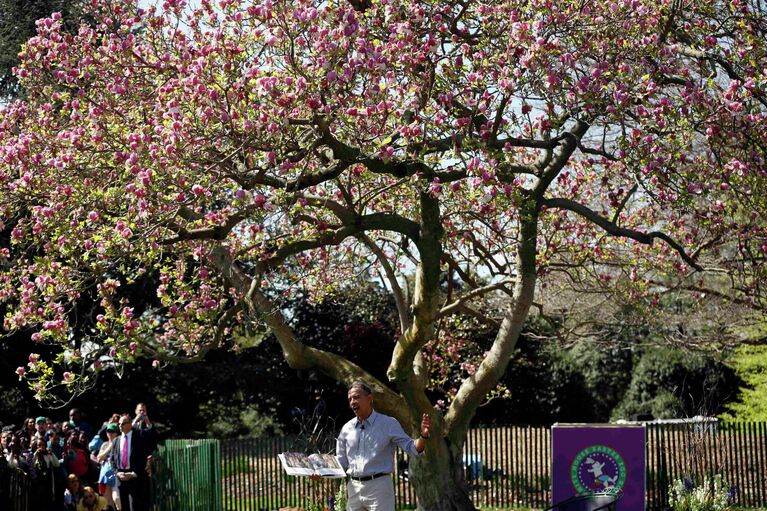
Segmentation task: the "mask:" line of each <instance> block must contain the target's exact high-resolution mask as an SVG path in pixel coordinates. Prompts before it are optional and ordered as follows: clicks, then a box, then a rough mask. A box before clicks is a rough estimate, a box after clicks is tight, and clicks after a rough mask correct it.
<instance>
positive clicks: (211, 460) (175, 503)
mask: <svg viewBox="0 0 767 511" xmlns="http://www.w3.org/2000/svg"><path fill="white" fill-rule="evenodd" d="M152 472H153V473H152V475H153V477H152V500H153V503H154V507H153V509H154V510H155V511H182V510H183V511H221V510H222V507H221V450H220V443H219V441H218V440H166V441H165V442H163V443H162V444H161V445H160V446H159V448H158V451H157V453H156V454H155V457H154V461H153V463H152Z"/></svg>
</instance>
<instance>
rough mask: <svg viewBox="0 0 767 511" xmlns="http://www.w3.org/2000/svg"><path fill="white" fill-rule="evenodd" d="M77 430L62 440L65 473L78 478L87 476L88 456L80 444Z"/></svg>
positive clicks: (88, 468) (88, 467)
mask: <svg viewBox="0 0 767 511" xmlns="http://www.w3.org/2000/svg"><path fill="white" fill-rule="evenodd" d="M79 436H80V435H79V432H77V431H75V432H73V433H72V434H70V436H69V437H67V439H66V440H65V442H64V455H65V458H64V466H65V467H66V469H67V473H69V474H74V475H76V476H77V477H78V478H79V479H80V480H84V479H85V478H87V476H88V471H89V470H90V464H91V462H90V457H89V456H88V454H87V453H86V452H85V448H84V447H83V446H82V445H81V444H80V439H79Z"/></svg>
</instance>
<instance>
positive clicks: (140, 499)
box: [110, 415, 157, 511]
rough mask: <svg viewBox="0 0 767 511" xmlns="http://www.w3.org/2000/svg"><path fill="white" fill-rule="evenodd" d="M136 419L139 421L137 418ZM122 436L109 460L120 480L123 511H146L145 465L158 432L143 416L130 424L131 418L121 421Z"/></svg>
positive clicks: (147, 497) (126, 416) (146, 474)
mask: <svg viewBox="0 0 767 511" xmlns="http://www.w3.org/2000/svg"><path fill="white" fill-rule="evenodd" d="M137 419H138V418H137ZM118 424H119V426H120V431H121V433H122V434H121V435H120V436H119V437H118V438H116V439H115V442H114V443H113V444H112V453H111V455H110V459H111V462H112V467H114V468H115V470H116V472H117V479H119V480H120V501H121V502H122V509H123V511H148V510H149V472H148V471H147V462H148V459H149V457H150V456H151V454H152V449H153V448H154V446H155V445H156V443H157V440H156V438H157V431H156V430H155V429H154V427H152V423H151V422H150V421H149V417H147V416H146V415H144V416H143V417H142V418H141V420H140V421H137V423H135V424H134V423H133V421H131V418H130V416H128V415H123V416H121V417H120V422H119V423H118Z"/></svg>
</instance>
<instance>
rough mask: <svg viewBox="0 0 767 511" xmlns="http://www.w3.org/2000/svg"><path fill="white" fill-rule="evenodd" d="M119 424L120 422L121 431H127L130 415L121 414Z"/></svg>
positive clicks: (129, 426)
mask: <svg viewBox="0 0 767 511" xmlns="http://www.w3.org/2000/svg"><path fill="white" fill-rule="evenodd" d="M119 424H120V431H122V432H123V433H128V432H129V431H130V429H131V420H130V417H128V416H127V415H123V416H122V417H120V422H119Z"/></svg>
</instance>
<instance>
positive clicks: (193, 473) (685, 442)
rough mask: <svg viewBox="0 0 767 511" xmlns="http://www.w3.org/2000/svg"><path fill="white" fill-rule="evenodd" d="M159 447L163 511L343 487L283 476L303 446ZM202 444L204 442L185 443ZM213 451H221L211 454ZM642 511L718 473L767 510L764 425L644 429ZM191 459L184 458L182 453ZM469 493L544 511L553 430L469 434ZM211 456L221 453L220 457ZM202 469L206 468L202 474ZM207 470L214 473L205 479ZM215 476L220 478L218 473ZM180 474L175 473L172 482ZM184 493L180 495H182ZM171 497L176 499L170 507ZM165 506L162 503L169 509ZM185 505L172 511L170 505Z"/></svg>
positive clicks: (408, 493) (288, 500)
mask: <svg viewBox="0 0 767 511" xmlns="http://www.w3.org/2000/svg"><path fill="white" fill-rule="evenodd" d="M177 442H179V443H178V444H173V446H169V445H168V442H166V444H165V445H164V448H165V449H166V451H165V452H166V453H168V454H172V455H174V456H176V458H170V457H168V456H167V455H165V454H163V452H161V453H160V454H159V456H160V458H162V462H161V463H160V467H162V470H164V471H165V472H162V471H160V470H158V474H157V475H158V476H162V477H158V478H156V479H159V480H160V481H162V482H161V483H158V484H157V485H156V486H158V487H159V488H160V489H165V491H164V493H161V494H158V497H161V500H160V501H161V502H163V504H162V506H160V509H161V510H171V509H174V510H181V509H184V510H187V509H189V510H196V509H210V510H219V509H220V510H222V511H260V510H273V509H278V508H281V507H304V508H306V507H308V503H317V504H320V503H323V504H324V503H325V502H326V501H327V498H328V496H330V495H333V494H335V492H336V491H337V488H338V485H339V484H341V483H340V482H339V481H337V480H336V481H321V482H317V483H314V482H312V481H309V480H308V479H307V478H297V477H291V476H288V475H286V474H285V472H284V470H283V469H282V466H281V464H280V462H279V460H278V458H277V454H278V453H281V452H285V451H290V450H303V449H301V445H302V444H301V439H296V438H289V437H286V438H259V439H241V440H225V441H222V442H220V446H221V452H220V456H221V458H220V464H219V465H216V464H215V463H213V461H212V458H213V456H214V454H213V452H214V449H213V448H212V447H210V448H209V449H211V450H210V451H209V452H210V454H209V455H208V456H209V457H208V458H206V460H207V461H205V462H204V463H200V462H199V461H192V460H194V459H196V458H194V455H192V454H189V453H190V452H191V451H193V449H192V448H190V447H186V451H185V447H184V446H189V445H191V444H190V443H185V441H177ZM186 442H200V441H186ZM216 449H217V448H216ZM646 449H647V450H646V453H647V474H646V481H647V507H648V509H663V508H665V507H666V506H667V503H668V494H667V489H668V485H669V483H670V482H671V481H673V480H675V479H677V478H681V477H685V476H693V477H695V476H703V475H706V474H713V473H720V474H723V476H724V477H725V479H726V480H727V481H728V482H729V483H730V484H731V485H733V486H734V487H735V488H736V493H735V504H736V505H737V506H739V507H744V508H765V507H767V424H765V423H752V422H749V423H746V422H733V423H718V424H716V423H684V424H649V425H648V426H647V447H646ZM184 452H189V453H188V454H186V457H184V456H182V455H181V454H179V453H184ZM464 453H465V454H464V461H465V463H464V465H465V470H466V472H465V473H466V482H467V488H468V491H469V493H470V495H471V498H472V500H473V502H474V504H475V505H476V506H478V507H509V508H520V507H529V508H543V507H546V506H547V505H548V504H549V503H550V499H551V472H550V471H551V467H550V463H551V461H550V460H551V428H549V427H531V426H527V427H525V426H509V427H492V428H475V429H472V430H471V431H470V433H469V436H468V438H467V441H466V444H465V445H464ZM216 455H217V451H216ZM178 463H181V464H188V463H193V464H194V465H195V467H193V468H196V470H192V469H189V468H180V469H176V468H175V467H176V465H177V464H178ZM203 467H207V468H206V469H204V468H203ZM203 470H208V471H210V472H211V474H214V473H215V474H217V475H210V476H205V477H207V479H205V478H204V477H203V476H202V475H201V471H203ZM216 470H218V472H216ZM187 472H188V473H189V475H187V476H183V477H186V479H183V477H182V479H183V480H184V481H188V482H187V483H186V486H184V484H182V483H181V482H178V483H176V482H174V483H166V482H164V481H165V480H166V479H167V477H166V476H163V475H162V474H178V473H180V474H186V473H187ZM177 477H178V476H177ZM216 477H218V478H219V479H218V480H219V481H220V484H218V485H214V486H215V488H216V489H218V491H219V492H220V493H219V494H218V496H217V497H216V495H215V492H214V491H210V492H209V494H207V495H206V498H208V497H209V498H212V499H214V498H218V499H219V500H217V501H215V502H216V503H217V506H218V507H215V506H213V505H207V507H205V506H202V507H195V504H194V502H195V500H194V499H192V500H187V501H182V500H180V499H181V497H183V493H184V492H187V491H188V492H191V493H194V494H195V495H196V497H195V498H196V499H198V500H197V501H196V502H201V500H200V499H201V496H200V495H199V491H198V492H197V493H195V490H194V489H193V488H194V487H196V486H200V485H201V484H202V483H200V481H203V480H205V481H210V484H213V481H214V480H216ZM393 477H394V481H395V490H396V493H397V499H398V508H400V509H406V508H413V507H415V493H414V491H413V488H412V485H411V484H410V480H409V478H408V472H407V460H406V458H405V457H404V456H402V455H401V454H400V455H398V457H397V463H396V467H395V473H394V476H393ZM184 488H186V489H184ZM174 499H175V500H174ZM165 502H167V503H168V504H165ZM172 502H173V503H181V505H180V506H177V507H172V505H171V503H172Z"/></svg>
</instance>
